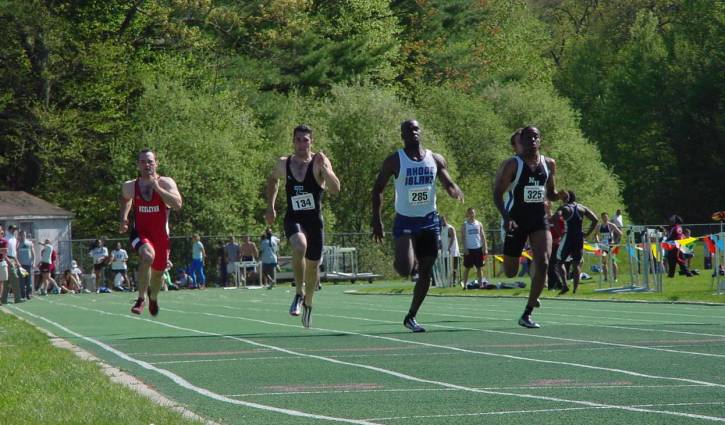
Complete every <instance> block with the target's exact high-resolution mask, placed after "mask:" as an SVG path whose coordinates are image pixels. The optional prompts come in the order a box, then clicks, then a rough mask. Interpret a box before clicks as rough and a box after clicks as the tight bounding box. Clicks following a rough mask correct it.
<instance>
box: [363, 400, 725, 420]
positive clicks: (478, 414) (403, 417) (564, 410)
mask: <svg viewBox="0 0 725 425" xmlns="http://www.w3.org/2000/svg"><path fill="white" fill-rule="evenodd" d="M722 404H725V403H723V402H719V401H716V402H703V403H662V404H635V405H631V406H630V407H663V406H700V405H722ZM592 409H610V408H609V407H562V408H558V409H532V410H503V411H498V412H477V413H453V414H447V415H419V416H390V417H386V418H370V419H368V420H371V421H392V420H402V419H432V418H452V417H465V416H492V415H502V416H503V415H514V414H529V413H558V412H570V411H576V410H592Z"/></svg>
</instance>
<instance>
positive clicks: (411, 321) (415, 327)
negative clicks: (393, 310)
mask: <svg viewBox="0 0 725 425" xmlns="http://www.w3.org/2000/svg"><path fill="white" fill-rule="evenodd" d="M403 326H405V327H406V328H408V329H410V330H411V331H413V332H425V328H424V327H422V326H420V325H419V324H418V322H416V321H415V317H413V316H405V319H404V320H403Z"/></svg>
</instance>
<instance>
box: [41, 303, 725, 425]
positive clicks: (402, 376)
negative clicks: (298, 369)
mask: <svg viewBox="0 0 725 425" xmlns="http://www.w3.org/2000/svg"><path fill="white" fill-rule="evenodd" d="M48 302H52V301H48ZM55 303H56V304H58V305H62V306H66V307H70V308H79V309H83V310H88V311H93V312H96V313H100V314H104V315H110V316H120V317H124V318H129V319H134V320H141V321H145V322H148V323H153V324H156V325H160V326H165V327H169V328H172V329H177V330H182V331H186V332H192V333H198V334H202V335H210V336H217V337H221V338H227V339H232V340H236V341H240V342H245V343H247V344H250V345H254V346H258V347H265V348H269V349H272V350H276V351H280V352H284V353H288V354H296V355H298V356H301V357H307V358H313V359H318V360H322V361H326V362H330V363H335V364H340V365H346V366H353V367H358V368H362V369H367V370H372V371H375V372H379V373H383V374H386V375H390V376H394V377H397V378H400V379H403V380H409V381H413V382H419V383H425V384H432V385H438V386H441V387H444V388H452V389H459V390H463V391H469V392H474V393H483V394H490V395H500V396H508V397H514V398H524V399H535V400H544V401H552V402H557V403H572V404H578V405H583V406H587V407H596V408H608V409H617V410H625V411H630V412H638V413H655V414H663V415H669V416H679V417H687V418H691V419H704V420H710V421H716V422H725V418H723V417H717V416H707V415H699V414H692V413H683V412H674V411H668V410H654V409H644V408H639V407H630V406H620V405H612V404H604V403H596V402H589V401H582V400H570V399H564V398H557V397H549V396H541V395H533V394H522V393H509V392H503V391H489V390H480V389H477V388H472V387H466V386H463V385H456V384H451V383H448V382H443V381H436V380H431V379H425V378H419V377H416V376H412V375H407V374H404V373H401V372H396V371H393V370H389V369H384V368H380V367H376V366H370V365H366V364H360V363H351V362H345V361H342V360H336V359H331V358H328V357H324V356H316V355H312V354H305V353H299V352H295V351H292V350H288V349H285V348H281V347H276V346H273V345H268V344H262V343H259V342H255V341H251V340H248V339H246V338H239V337H234V336H230V335H223V334H219V333H215V332H207V331H201V330H197V329H191V328H185V327H182V326H176V325H172V324H170V323H166V322H161V321H158V320H149V319H142V318H140V317H134V316H130V315H126V314H118V313H109V312H106V311H103V310H96V309H88V308H85V307H81V306H70V305H67V304H63V303H57V302H55ZM165 311H171V312H177V313H181V314H184V315H185V316H186V317H188V316H189V315H194V314H197V315H207V316H212V317H220V318H228V319H237V320H244V321H251V322H258V323H265V324H269V325H275V326H283V327H295V328H297V329H299V326H294V325H290V324H286V323H276V322H269V321H266V320H258V319H250V318H246V317H238V316H225V315H220V314H214V313H202V312H189V311H183V310H174V309H168V308H167V309H165ZM44 320H47V319H44ZM314 329H317V330H320V331H324V332H331V333H343V334H349V335H358V336H363V337H369V338H375V339H382V340H390V341H395V342H407V343H410V344H416V345H422V346H430V347H438V348H448V349H450V350H453V351H460V352H468V353H473V354H486V355H492V356H496V357H504V358H511V359H516V360H528V361H535V362H541V363H554V364H564V365H569V366H576V367H584V368H588V369H597V370H607V371H610V372H617V373H624V374H627V375H632V376H639V377H645V378H655V379H668V380H676V381H684V382H690V383H697V384H704V385H707V386H715V387H725V385H721V384H715V383H707V382H704V381H696V380H691V379H686V378H673V377H662V376H655V375H647V374H641V373H637V372H631V371H624V370H621V369H609V368H602V367H597V366H589V365H582V364H576V363H568V362H554V361H549V360H540V359H530V358H525V357H518V356H511V355H502V354H494V353H485V352H480V351H479V352H477V351H473V350H465V349H460V348H456V347H448V346H441V345H436V344H428V343H423V342H418V341H409V340H403V339H398V338H391V337H384V336H379V335H368V334H363V333H358V332H351V331H340V330H330V329H323V328H314ZM109 348H111V347H109ZM111 349H112V348H111ZM121 354H123V353H121ZM148 366H150V367H153V366H151V365H148ZM218 396H219V397H222V396H220V395H218ZM230 400H231V399H230Z"/></svg>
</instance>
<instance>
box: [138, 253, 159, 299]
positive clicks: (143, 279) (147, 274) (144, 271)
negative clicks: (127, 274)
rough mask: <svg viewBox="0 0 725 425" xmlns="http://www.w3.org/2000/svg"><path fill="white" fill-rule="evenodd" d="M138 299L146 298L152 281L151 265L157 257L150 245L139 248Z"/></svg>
mask: <svg viewBox="0 0 725 425" xmlns="http://www.w3.org/2000/svg"><path fill="white" fill-rule="evenodd" d="M138 256H139V262H138V283H137V286H138V299H139V300H143V299H145V298H146V291H148V288H149V283H150V279H151V264H152V263H153V262H154V258H155V257H156V251H155V250H154V247H153V246H152V245H151V244H150V243H145V244H143V245H141V246H140V247H139V248H138Z"/></svg>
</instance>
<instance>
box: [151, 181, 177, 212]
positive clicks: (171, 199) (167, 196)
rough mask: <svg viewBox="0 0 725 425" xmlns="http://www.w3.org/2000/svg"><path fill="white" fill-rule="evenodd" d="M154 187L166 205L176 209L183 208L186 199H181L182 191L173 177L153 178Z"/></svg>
mask: <svg viewBox="0 0 725 425" xmlns="http://www.w3.org/2000/svg"><path fill="white" fill-rule="evenodd" d="M151 182H152V187H153V189H154V190H155V191H156V192H157V193H158V194H159V196H161V199H162V200H163V201H164V203H165V204H166V206H168V207H169V208H171V209H172V210H174V211H178V210H180V209H181V206H182V205H183V203H184V201H183V200H182V199H181V193H179V188H178V187H177V186H176V182H175V181H174V179H172V178H171V177H161V176H159V177H158V178H156V179H152V180H151Z"/></svg>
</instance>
